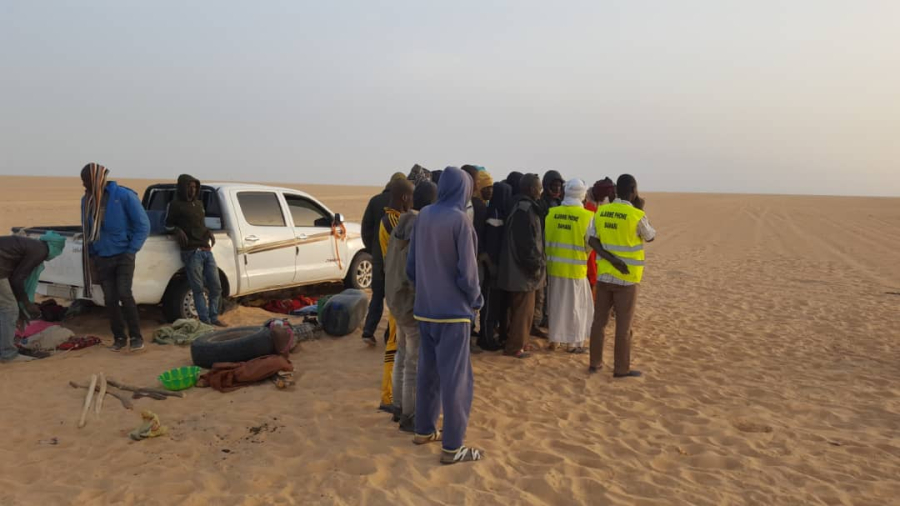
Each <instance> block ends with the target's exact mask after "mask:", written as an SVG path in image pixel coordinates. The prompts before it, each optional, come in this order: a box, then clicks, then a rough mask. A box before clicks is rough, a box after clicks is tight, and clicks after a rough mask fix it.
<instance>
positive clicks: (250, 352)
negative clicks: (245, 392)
mask: <svg viewBox="0 0 900 506" xmlns="http://www.w3.org/2000/svg"><path fill="white" fill-rule="evenodd" d="M274 353H275V345H274V344H273V343H272V336H271V331H270V330H269V329H268V328H266V327H236V328H233V329H226V330H220V331H217V332H210V333H209V334H206V335H204V336H200V337H198V338H197V339H195V340H194V342H193V343H191V359H192V360H193V361H194V365H198V366H200V367H202V368H204V369H210V368H212V365H213V364H215V363H217V362H245V361H247V360H252V359H254V358H256V357H262V356H263V355H272V354H274Z"/></svg>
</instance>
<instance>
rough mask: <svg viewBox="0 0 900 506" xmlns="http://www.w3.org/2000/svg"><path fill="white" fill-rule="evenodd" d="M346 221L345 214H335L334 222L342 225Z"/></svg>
mask: <svg viewBox="0 0 900 506" xmlns="http://www.w3.org/2000/svg"><path fill="white" fill-rule="evenodd" d="M343 223H344V215H343V214H341V213H337V214H335V215H334V224H335V225H341V224H343Z"/></svg>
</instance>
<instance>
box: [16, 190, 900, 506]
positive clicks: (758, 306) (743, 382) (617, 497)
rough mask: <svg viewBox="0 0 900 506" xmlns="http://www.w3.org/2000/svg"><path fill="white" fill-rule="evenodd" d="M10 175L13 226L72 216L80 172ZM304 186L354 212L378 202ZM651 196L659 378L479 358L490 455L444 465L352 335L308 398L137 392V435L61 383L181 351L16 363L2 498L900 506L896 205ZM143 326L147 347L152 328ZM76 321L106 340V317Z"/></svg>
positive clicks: (647, 349)
mask: <svg viewBox="0 0 900 506" xmlns="http://www.w3.org/2000/svg"><path fill="white" fill-rule="evenodd" d="M0 181H2V184H0V216H2V218H0V220H2V222H0V226H2V228H3V229H4V230H8V229H9V227H11V226H13V225H47V224H74V223H77V221H78V214H77V202H78V198H79V196H80V190H79V188H78V186H77V185H78V181H77V180H76V179H60V178H54V179H51V178H48V179H43V178H41V179H36V178H9V177H4V178H0ZM126 184H133V186H132V187H133V188H134V189H136V190H138V191H141V190H142V188H143V185H145V184H146V182H144V183H143V184H142V183H141V182H127V181H126ZM297 187H299V188H303V189H307V190H309V191H311V193H313V194H314V195H317V196H319V197H320V198H322V200H323V201H324V202H325V203H326V204H327V205H329V206H331V207H332V208H333V210H335V211H338V212H342V213H344V214H345V215H346V216H347V217H348V218H349V219H354V220H357V219H359V218H360V217H361V214H362V210H363V208H364V206H365V201H366V200H367V199H368V197H369V195H370V193H372V192H373V191H375V190H377V189H372V188H359V187H357V188H351V187H315V186H304V185H300V186H297ZM647 200H648V212H649V214H650V216H651V219H652V220H653V222H654V225H655V226H656V227H657V228H658V230H659V233H660V235H659V239H658V240H657V241H656V242H655V243H653V244H652V246H650V248H649V252H648V265H649V266H648V269H647V272H646V275H645V282H644V284H643V285H642V287H641V294H640V299H639V306H638V314H637V320H636V328H635V343H634V356H633V362H634V364H633V365H634V367H636V368H639V369H641V370H643V371H644V373H645V377H644V378H641V379H637V380H624V381H622V380H617V381H613V380H612V378H611V376H610V374H606V373H605V374H603V375H600V376H595V377H590V378H589V377H588V376H587V374H586V368H587V358H586V357H584V356H581V357H577V356H571V355H568V354H565V353H548V352H541V353H537V354H536V356H535V358H533V359H531V360H528V361H518V360H513V359H507V358H504V357H501V356H498V355H492V354H481V355H478V356H475V357H474V358H473V363H474V367H475V376H476V391H475V402H474V407H473V411H472V419H471V424H470V428H469V434H468V439H469V441H470V442H471V443H474V444H477V445H479V446H482V447H483V448H484V449H485V450H486V452H487V459H486V460H485V461H483V462H480V463H477V464H473V465H467V466H453V467H449V468H448V467H441V466H439V465H438V464H437V458H438V455H437V454H438V449H437V448H419V447H414V446H413V445H412V444H410V438H409V437H407V436H406V435H402V434H401V433H399V432H398V431H397V429H396V426H394V425H393V424H391V423H389V419H388V416H387V415H384V414H381V413H378V412H376V410H375V408H376V406H377V404H378V397H379V395H378V394H379V382H380V376H381V362H382V356H381V353H380V349H379V351H373V350H370V349H368V348H367V347H366V346H365V345H363V344H362V342H361V340H360V339H359V335H358V333H357V334H354V335H351V336H348V337H345V338H341V339H332V338H324V339H322V340H320V341H314V342H310V343H305V344H304V345H303V346H302V349H301V350H300V351H299V352H298V353H297V354H295V356H294V363H295V366H296V368H297V371H299V374H298V381H297V386H296V387H295V388H294V389H293V390H292V391H277V390H276V389H275V388H274V387H273V386H271V385H268V384H263V385H259V386H256V387H251V388H246V389H243V390H240V391H238V392H234V393H230V394H220V393H217V392H214V391H209V390H199V389H193V390H190V391H189V392H188V394H187V398H186V399H168V400H166V401H153V400H149V399H142V400H139V401H136V405H137V409H138V410H139V409H153V410H154V411H155V412H157V413H158V414H159V415H160V417H161V418H162V420H163V422H164V423H165V424H166V425H168V426H169V427H170V429H171V435H170V436H169V437H164V438H160V439H155V440H147V441H142V442H139V443H135V442H132V441H130V440H129V439H128V437H127V433H128V432H129V431H130V430H131V429H133V428H134V427H135V426H136V425H137V424H138V423H139V416H138V414H137V411H135V412H129V411H125V410H124V409H122V407H121V406H120V405H119V404H118V401H116V400H115V399H111V398H107V400H106V402H105V405H104V406H105V407H104V409H103V414H102V418H101V419H100V420H96V419H93V418H91V419H90V421H89V423H88V425H87V427H86V428H84V429H80V430H79V429H77V428H76V423H77V418H78V413H79V409H80V406H81V404H82V400H83V392H84V391H83V390H80V391H76V390H73V389H72V388H70V387H69V386H68V384H67V383H68V381H69V380H78V381H82V382H83V381H86V380H87V378H88V377H89V376H90V374H91V373H95V372H100V371H103V372H105V373H106V374H107V375H108V376H111V377H114V378H117V379H120V380H123V381H127V382H129V383H135V384H144V385H153V384H154V383H155V378H156V376H157V375H158V374H159V373H160V372H162V371H163V370H166V369H168V368H171V367H175V366H179V365H187V364H189V363H190V354H189V351H188V350H187V349H184V348H174V347H161V346H156V345H151V346H149V349H148V350H147V351H146V352H144V353H142V354H139V355H135V356H129V355H128V354H125V355H115V354H112V353H110V352H108V351H106V350H105V349H102V348H100V347H97V348H92V349H88V350H82V351H76V352H71V353H67V354H64V355H60V356H55V357H52V358H50V359H46V360H42V361H38V362H33V363H27V364H13V365H0V399H2V407H0V433H2V434H4V438H3V443H2V444H0V504H2V505H7V504H10V505H19V504H22V505H25V504H85V505H87V504H90V505H95V504H140V505H153V504H172V503H179V504H186V505H205V504H246V505H256V504H258V505H268V504H345V505H351V504H395V505H396V504H410V505H413V504H415V505H418V504H463V503H471V504H504V505H506V504H616V505H631V504H673V505H675V504H677V505H683V504H701V505H722V504H754V505H755V504H760V505H763V504H764V505H768V504H828V505H831V504H841V505H865V504H871V505H883V504H891V503H896V501H897V499H896V498H897V497H900V478H898V477H900V439H898V434H900V386H898V385H900V347H898V346H897V343H898V338H900V330H898V329H900V325H898V309H900V295H897V294H896V293H894V294H892V293H889V292H900V234H898V233H897V231H898V230H900V200H898V199H871V198H825V197H793V196H750V195H688V194H655V195H649V196H648V198H647ZM268 316H269V315H268V313H265V312H263V311H261V310H257V309H251V308H240V309H238V310H236V311H234V312H231V313H229V314H227V315H226V316H225V318H224V319H225V320H226V321H227V322H229V323H232V324H255V323H259V322H262V321H264V320H265V319H266V318H267V317H268ZM144 317H145V318H144V325H145V330H146V333H147V335H149V334H150V333H151V331H152V329H154V328H155V327H157V326H158V325H159V322H158V318H159V314H158V312H157V311H156V310H154V309H146V310H144ZM70 327H71V328H72V329H73V330H75V331H76V332H77V333H80V334H94V335H98V336H100V337H102V338H104V339H105V340H107V341H109V340H111V336H110V335H109V331H108V328H107V326H106V322H105V320H104V318H103V314H102V311H101V312H97V313H94V314H90V315H86V316H84V317H81V318H79V319H77V320H75V321H74V322H73V324H72V325H70ZM610 345H611V343H610ZM611 352H612V349H611V348H609V349H608V355H607V357H609V359H608V360H611V357H612V353H611ZM611 365H612V364H611V363H608V364H607V366H608V367H609V366H611ZM54 437H55V438H58V444H57V445H50V444H46V441H47V440H49V439H51V438H54Z"/></svg>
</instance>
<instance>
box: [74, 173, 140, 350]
mask: <svg viewBox="0 0 900 506" xmlns="http://www.w3.org/2000/svg"><path fill="white" fill-rule="evenodd" d="M108 174H109V170H107V169H106V167H104V166H102V165H100V164H97V163H89V164H87V165H85V166H84V168H83V169H81V182H82V183H83V184H84V198H83V199H82V200H81V219H82V228H83V229H84V241H85V243H86V244H89V252H90V257H91V259H92V260H93V263H94V265H95V266H96V270H97V274H98V276H99V281H100V285H101V286H102V287H103V298H104V302H105V304H106V309H107V311H108V312H109V319H110V327H111V329H112V333H113V337H114V339H115V341H114V342H113V345H112V347H111V348H110V349H111V350H112V351H122V349H124V348H125V346H126V344H127V341H128V339H127V337H126V334H125V326H126V323H127V325H128V336H130V337H131V351H137V350H140V349H143V348H144V339H143V337H142V336H141V324H140V320H139V318H138V310H137V304H136V303H135V300H134V295H133V294H132V292H131V285H132V282H133V281H134V259H135V256H136V255H137V252H138V251H140V250H141V248H142V247H143V246H144V241H146V240H147V236H148V235H150V220H149V219H148V218H147V213H146V212H145V211H144V207H143V206H142V205H141V201H140V199H139V198H138V196H137V193H135V192H134V191H133V190H130V189H128V188H125V187H124V186H119V185H118V184H116V182H115V181H107V180H106V177H107V175H108ZM88 278H89V276H88Z"/></svg>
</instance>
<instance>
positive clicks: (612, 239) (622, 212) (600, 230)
mask: <svg viewBox="0 0 900 506" xmlns="http://www.w3.org/2000/svg"><path fill="white" fill-rule="evenodd" d="M643 217H644V211H641V210H640V209H638V208H636V207H632V206H628V205H625V204H616V203H612V204H607V205H605V206H600V207H599V208H598V209H597V214H596V215H595V216H594V229H595V230H596V233H597V238H598V239H600V242H601V243H602V244H603V249H605V250H606V251H608V252H610V253H612V254H613V255H615V256H617V257H619V258H621V259H622V261H623V262H625V265H627V266H628V274H622V273H621V272H619V270H618V269H616V268H615V267H613V265H612V264H611V263H609V261H607V260H604V259H603V258H601V257H600V255H597V276H600V275H603V274H610V275H612V276H614V277H617V278H619V279H621V280H623V281H628V282H630V283H640V282H641V277H642V276H643V275H644V241H643V239H641V238H640V236H638V233H637V225H638V222H639V221H641V218H643Z"/></svg>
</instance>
